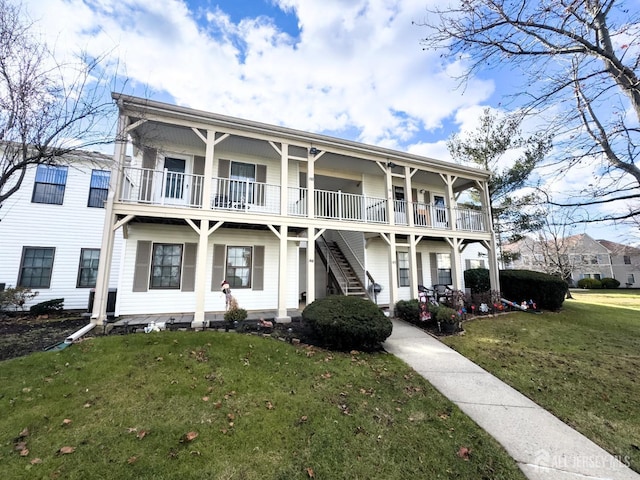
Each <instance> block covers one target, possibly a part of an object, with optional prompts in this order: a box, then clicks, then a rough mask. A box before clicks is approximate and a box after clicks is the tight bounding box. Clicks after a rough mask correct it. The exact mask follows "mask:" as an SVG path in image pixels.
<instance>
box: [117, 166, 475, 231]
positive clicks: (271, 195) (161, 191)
mask: <svg viewBox="0 0 640 480" xmlns="http://www.w3.org/2000/svg"><path fill="white" fill-rule="evenodd" d="M204 182H205V179H204V176H202V175H192V174H186V173H181V172H172V171H169V170H166V169H165V170H151V169H147V168H133V167H127V168H125V169H124V172H123V181H122V190H121V195H120V201H121V202H125V203H141V204H149V205H163V206H167V207H191V208H205V209H211V210H231V211H234V212H245V213H247V214H270V215H290V216H296V217H309V212H308V207H309V206H308V202H307V196H308V189H306V188H299V187H288V188H287V202H288V203H287V209H286V210H287V211H286V212H281V208H280V202H281V198H280V197H281V191H282V189H281V187H280V186H279V185H271V184H267V183H261V182H252V181H247V180H233V179H228V178H212V179H211V198H210V200H209V201H208V202H203V193H204ZM313 200H314V201H313V206H314V217H315V218H322V219H328V220H338V221H345V222H361V223H375V224H388V223H390V219H391V216H390V215H389V214H388V208H387V204H388V203H387V200H386V199H385V198H381V197H369V196H366V195H358V194H354V193H344V192H341V191H329V190H315V191H314V199H313ZM391 209H392V212H393V220H394V222H395V224H396V225H402V226H405V225H409V222H410V218H409V216H408V215H407V213H408V212H412V214H413V224H414V226H416V227H418V228H431V229H443V230H450V229H452V228H453V227H452V224H451V221H450V216H451V215H453V217H454V218H455V228H456V229H458V230H462V231H469V232H486V231H487V225H486V221H485V212H484V211H482V210H476V209H468V208H457V207H454V208H452V209H449V208H448V207H446V206H444V205H433V204H427V203H420V202H406V201H404V200H393V201H392V202H391Z"/></svg>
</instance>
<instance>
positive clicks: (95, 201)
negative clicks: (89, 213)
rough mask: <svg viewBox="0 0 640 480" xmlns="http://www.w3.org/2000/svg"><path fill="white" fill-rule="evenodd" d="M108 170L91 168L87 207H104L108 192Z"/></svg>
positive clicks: (109, 175) (109, 174)
mask: <svg viewBox="0 0 640 480" xmlns="http://www.w3.org/2000/svg"><path fill="white" fill-rule="evenodd" d="M110 177H111V172H110V171H109V170H92V171H91V185H90V186H89V203H88V204H87V205H88V206H89V207H96V208H104V203H105V202H106V201H107V195H108V193H109V178H110Z"/></svg>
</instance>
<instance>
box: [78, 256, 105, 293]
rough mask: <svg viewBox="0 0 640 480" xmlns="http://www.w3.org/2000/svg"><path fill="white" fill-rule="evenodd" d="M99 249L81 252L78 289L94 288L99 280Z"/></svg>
mask: <svg viewBox="0 0 640 480" xmlns="http://www.w3.org/2000/svg"><path fill="white" fill-rule="evenodd" d="M99 260H100V249H99V248H83V249H82V250H80V266H79V267H78V283H77V286H78V288H93V287H95V286H96V279H97V278H98V261H99Z"/></svg>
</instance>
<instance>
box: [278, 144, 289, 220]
mask: <svg viewBox="0 0 640 480" xmlns="http://www.w3.org/2000/svg"><path fill="white" fill-rule="evenodd" d="M280 215H289V145H288V144H287V143H283V144H282V147H281V149H280Z"/></svg>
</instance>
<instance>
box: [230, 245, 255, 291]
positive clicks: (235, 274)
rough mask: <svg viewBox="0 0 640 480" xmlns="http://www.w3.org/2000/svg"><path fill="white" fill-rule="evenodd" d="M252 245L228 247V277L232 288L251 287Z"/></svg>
mask: <svg viewBox="0 0 640 480" xmlns="http://www.w3.org/2000/svg"><path fill="white" fill-rule="evenodd" d="M252 253H253V252H252V248H251V247H227V268H226V279H227V282H229V286H230V287H231V288H234V287H235V288H251V262H252V256H253V255H252Z"/></svg>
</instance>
